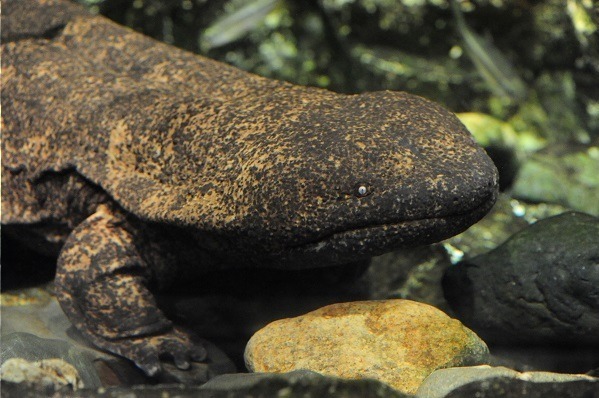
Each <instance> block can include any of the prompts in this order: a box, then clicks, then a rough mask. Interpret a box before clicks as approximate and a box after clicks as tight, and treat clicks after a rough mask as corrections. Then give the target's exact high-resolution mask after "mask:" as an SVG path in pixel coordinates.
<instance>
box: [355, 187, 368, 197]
mask: <svg viewBox="0 0 599 398" xmlns="http://www.w3.org/2000/svg"><path fill="white" fill-rule="evenodd" d="M368 194H370V190H369V189H368V186H367V185H365V184H359V185H358V186H357V187H356V196H357V197H359V198H363V197H364V196H366V195H368Z"/></svg>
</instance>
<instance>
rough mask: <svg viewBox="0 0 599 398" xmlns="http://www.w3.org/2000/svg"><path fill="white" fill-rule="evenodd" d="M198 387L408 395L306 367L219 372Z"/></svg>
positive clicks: (258, 393) (254, 393) (254, 392)
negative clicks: (320, 372)
mask: <svg viewBox="0 0 599 398" xmlns="http://www.w3.org/2000/svg"><path fill="white" fill-rule="evenodd" d="M201 389H202V390H209V391H213V392H223V393H224V392H229V393H238V394H240V395H239V396H243V397H246V396H250V397H279V396H285V397H302V398H304V397H306V398H310V397H315V398H317V397H348V398H349V397H356V398H361V397H372V398H375V397H389V398H400V397H408V395H405V394H402V393H400V392H399V391H396V390H394V389H392V388H391V387H389V386H387V385H386V384H383V383H381V382H379V381H376V380H372V379H360V380H349V379H342V378H338V377H330V376H323V375H321V374H319V373H316V372H312V371H309V370H296V371H293V372H289V373H251V374H242V373H238V374H230V375H222V376H218V377H215V378H214V379H212V380H210V381H209V382H208V383H206V384H204V385H203V386H202V387H201ZM286 394H288V395H286Z"/></svg>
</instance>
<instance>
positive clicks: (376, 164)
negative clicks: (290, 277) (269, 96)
mask: <svg viewBox="0 0 599 398" xmlns="http://www.w3.org/2000/svg"><path fill="white" fill-rule="evenodd" d="M284 123H285V124H284V126H283V127H282V128H281V130H280V131H278V132H277V133H276V145H265V146H264V147H263V148H261V149H260V150H259V152H260V154H259V155H256V156H255V157H254V158H255V159H260V160H257V161H256V162H255V163H254V164H252V165H251V166H250V167H247V168H246V169H247V170H248V174H247V175H246V176H245V177H244V178H241V179H239V182H238V183H239V184H240V185H239V186H238V189H239V190H241V191H243V192H244V196H245V198H246V205H245V207H244V212H243V213H244V215H243V217H242V218H243V223H242V230H243V234H245V235H246V236H247V237H248V238H249V239H248V242H252V245H254V246H253V247H254V248H256V250H258V251H262V252H268V253H273V255H272V258H273V259H274V260H273V261H279V260H281V259H284V260H285V261H286V262H291V263H298V266H300V265H306V266H317V265H318V264H315V263H316V262H318V263H322V265H331V264H333V263H343V262H347V261H352V260H355V259H357V258H360V257H363V256H372V255H378V254H381V253H384V252H387V251H391V250H393V249H396V248H399V247H406V246H415V245H424V244H429V243H433V242H436V241H439V240H442V239H445V238H448V237H450V236H453V235H455V234H457V233H459V232H461V231H463V230H465V229H466V228H467V227H469V226H470V225H471V224H473V223H475V222H476V221H478V220H479V219H480V218H481V217H482V216H483V215H485V214H486V212H487V211H488V210H489V209H490V208H491V207H492V205H493V204H494V202H495V199H496V196H497V189H498V184H497V170H496V168H495V166H494V164H493V162H492V161H491V159H490V158H489V157H488V156H487V154H486V153H485V151H484V150H483V149H482V148H480V147H479V146H478V145H477V144H476V143H475V142H474V140H473V139H472V137H471V135H470V133H469V132H468V131H467V130H466V128H465V127H464V126H463V125H462V124H461V123H460V122H459V120H458V119H457V118H456V117H455V115H453V114H452V113H450V112H449V111H447V110H445V109H444V108H442V107H441V106H439V105H437V104H435V103H433V102H430V101H428V100H425V99H423V98H420V97H417V96H414V95H410V94H406V93H398V92H375V93H366V94H361V95H353V96H345V95H343V96H342V95H335V96H330V97H326V98H325V99H323V100H322V101H320V102H315V103H312V104H311V105H309V106H308V109H307V110H306V109H304V110H303V111H302V112H301V113H300V114H299V115H298V116H297V117H292V118H288V119H286V120H285V122H284Z"/></svg>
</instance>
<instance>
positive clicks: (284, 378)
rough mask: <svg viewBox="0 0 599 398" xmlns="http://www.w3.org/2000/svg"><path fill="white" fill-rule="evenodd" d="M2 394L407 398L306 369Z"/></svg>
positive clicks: (24, 397) (13, 388) (16, 388)
mask: <svg viewBox="0 0 599 398" xmlns="http://www.w3.org/2000/svg"><path fill="white" fill-rule="evenodd" d="M2 393H3V396H6V397H9V398H12V397H15V398H17V397H18V398H33V397H40V396H48V397H56V398H59V397H60V398H63V397H64V398H69V397H72V398H95V397H98V398H99V397H106V398H108V397H110V398H117V397H118V398H125V397H126V398H164V397H177V398H271V397H286V398H320V397H322V398H326V397H335V398H363V397H365V398H377V397H384V398H407V397H409V396H408V395H404V394H401V393H400V392H397V391H395V390H393V389H392V388H391V387H388V386H386V385H385V384H383V383H380V382H378V381H375V380H368V379H363V380H346V379H340V378H335V377H326V376H322V375H320V374H318V373H314V372H310V371H296V372H290V373H283V374H274V373H270V374H267V373H262V374H258V373H256V374H230V375H223V376H218V377H216V378H214V379H212V380H211V381H210V382H208V383H207V384H205V385H204V386H202V387H194V386H183V385H173V384H171V385H158V386H135V387H131V388H116V387H112V388H106V389H98V390H94V389H83V390H78V391H76V392H73V391H69V390H57V391H52V390H48V389H46V390H43V389H42V390H40V389H38V390H36V389H32V388H27V387H24V386H21V385H18V384H15V383H9V382H4V381H3V382H2Z"/></svg>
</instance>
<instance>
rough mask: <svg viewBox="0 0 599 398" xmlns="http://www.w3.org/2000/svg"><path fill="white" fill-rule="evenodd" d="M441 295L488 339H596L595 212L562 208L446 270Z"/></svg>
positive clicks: (598, 239) (598, 223) (577, 342)
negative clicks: (556, 212)
mask: <svg viewBox="0 0 599 398" xmlns="http://www.w3.org/2000/svg"><path fill="white" fill-rule="evenodd" d="M443 288H444V291H445V297H446V299H447V301H448V302H449V304H450V305H451V307H452V308H453V310H454V311H455V312H456V313H457V315H458V318H459V319H460V320H462V321H463V322H464V323H465V324H466V325H467V326H468V327H470V328H471V329H473V330H474V331H475V332H476V333H477V334H479V336H481V337H482V338H483V340H485V341H486V342H487V343H496V344H513V343H525V344H533V345H543V344H560V345H574V346H598V345H599V218H596V217H593V216H590V215H587V214H584V213H576V212H569V213H564V214H561V215H558V216H555V217H551V218H547V219H544V220H541V221H539V222H537V223H536V224H533V225H531V226H530V227H528V228H526V229H525V230H523V231H521V232H519V233H517V234H515V235H514V236H513V237H512V238H510V239H509V240H508V241H507V242H505V243H504V244H503V245H501V246H499V247H498V248H496V249H495V250H493V251H491V252H489V253H487V254H483V255H480V256H477V257H474V258H472V259H470V260H466V261H464V262H461V263H458V264H457V265H456V266H453V267H451V268H449V269H448V270H447V272H446V274H445V277H444V280H443Z"/></svg>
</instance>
